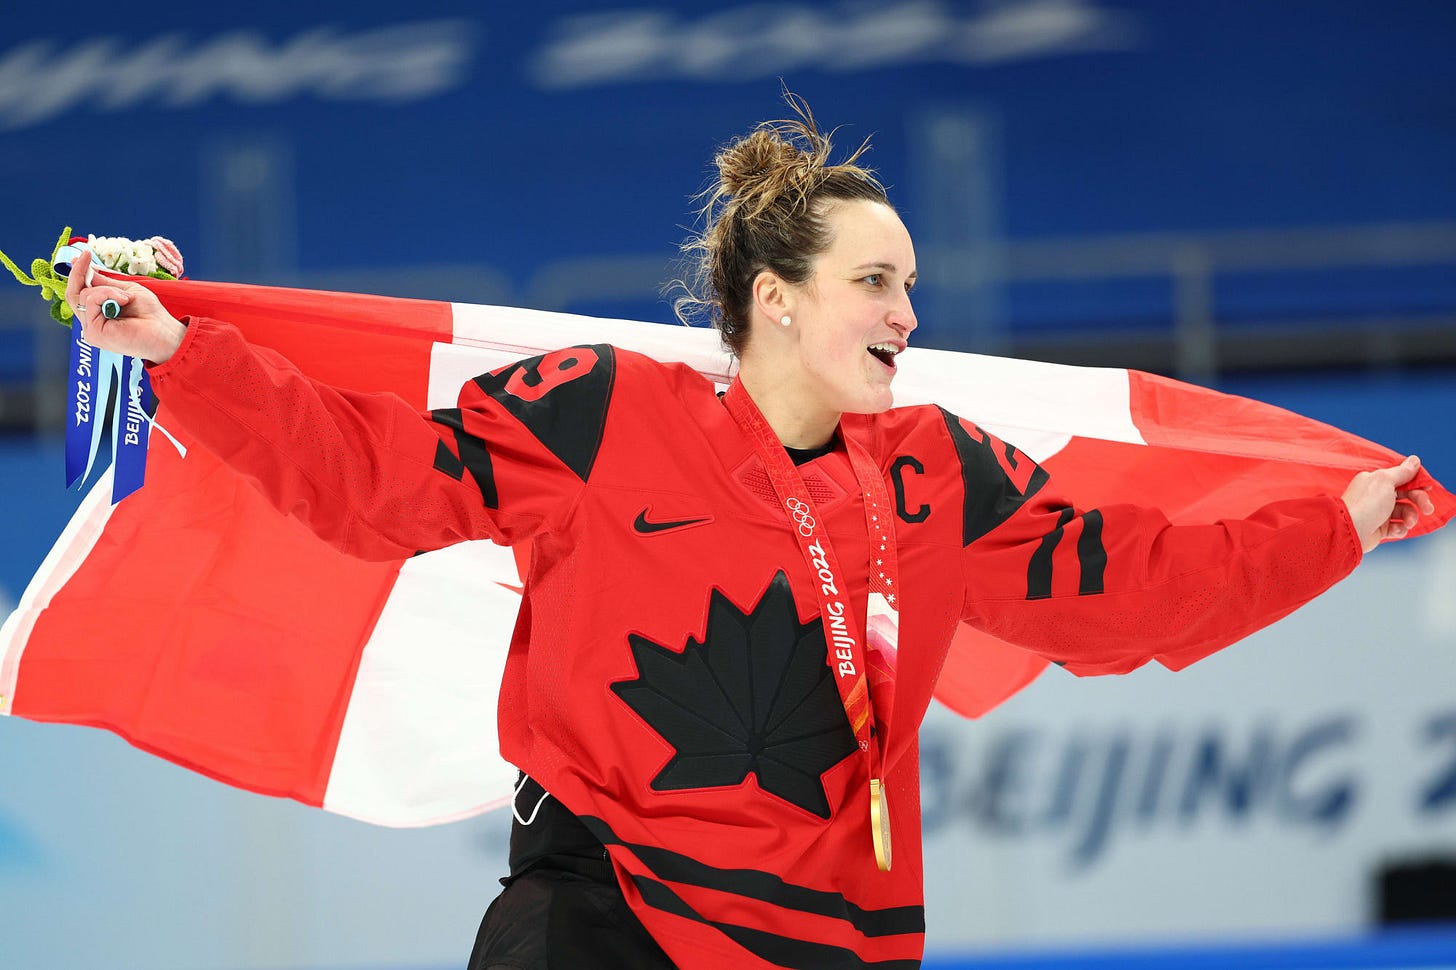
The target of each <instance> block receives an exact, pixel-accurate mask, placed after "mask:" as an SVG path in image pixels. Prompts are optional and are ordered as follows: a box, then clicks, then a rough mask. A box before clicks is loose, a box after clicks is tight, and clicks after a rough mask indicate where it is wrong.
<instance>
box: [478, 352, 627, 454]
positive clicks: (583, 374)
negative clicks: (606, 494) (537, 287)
mask: <svg viewBox="0 0 1456 970" xmlns="http://www.w3.org/2000/svg"><path fill="white" fill-rule="evenodd" d="M616 376H617V358H616V354H615V353H614V351H613V350H612V348H611V347H610V346H608V345H607V344H595V345H593V346H590V347H588V346H581V347H568V348H566V349H565V350H554V351H552V352H551V353H549V354H543V355H541V356H540V357H532V358H530V359H529V360H523V361H521V362H520V363H517V364H512V365H511V366H509V367H505V368H502V369H501V370H498V371H496V372H495V373H494V374H483V375H481V376H480V377H477V378H475V383H476V384H477V385H479V387H480V389H481V390H482V391H484V392H485V393H486V394H489V395H490V396H491V397H493V398H495V399H496V400H497V401H499V402H500V403H501V404H502V405H503V406H504V407H505V409H506V410H507V411H510V412H511V414H513V415H515V416H516V419H517V420H519V421H520V422H521V423H522V424H523V425H525V426H526V428H527V429H528V430H529V431H530V432H531V434H533V435H535V436H536V438H537V439H538V440H539V441H540V442H541V443H542V444H543V445H545V446H546V447H547V448H549V449H550V450H551V453H552V454H554V455H555V456H556V457H557V458H559V459H561V461H562V463H563V464H564V465H566V467H567V468H570V469H571V470H572V471H573V472H575V473H576V474H577V476H578V477H579V478H580V479H581V480H582V481H586V480H587V477H588V476H589V475H591V470H592V465H594V464H595V463H596V460H597V452H598V451H599V450H600V449H601V446H602V435H603V433H604V432H605V430H606V426H607V407H608V405H609V404H610V402H611V398H612V386H613V384H614V383H615V381H616Z"/></svg>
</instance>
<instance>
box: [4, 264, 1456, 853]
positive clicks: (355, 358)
mask: <svg viewBox="0 0 1456 970" xmlns="http://www.w3.org/2000/svg"><path fill="white" fill-rule="evenodd" d="M139 282H143V283H145V284H146V285H148V286H150V287H151V288H152V289H153V290H154V291H155V292H156V293H157V294H158V295H159V296H160V297H161V298H162V300H163V302H164V303H165V304H166V305H167V307H168V308H169V309H170V310H171V312H172V313H174V314H176V315H178V316H183V315H187V314H199V315H207V316H215V317H220V318H222V319H225V320H228V321H230V322H233V323H235V324H237V325H238V326H239V327H241V328H242V329H243V331H244V332H245V333H246V334H247V335H248V337H249V338H250V339H251V340H252V341H253V342H254V343H257V344H261V345H264V346H269V347H272V348H274V349H276V350H278V351H280V352H281V353H283V354H285V355H286V356H288V357H289V358H290V359H292V360H293V361H294V362H295V363H296V364H297V365H298V366H299V367H301V368H302V369H303V370H304V371H305V372H307V373H309V374H311V375H312V376H314V377H316V378H318V379H320V380H323V381H326V382H329V383H333V384H337V385H341V386H347V387H353V388H358V389H365V390H379V389H388V390H393V391H395V392H396V393H398V394H400V395H401V396H402V397H404V398H405V399H406V400H408V401H410V402H411V403H413V404H415V405H417V406H418V407H420V408H421V409H426V408H436V407H453V406H454V404H455V400H456V393H457V391H458V389H459V387H460V385H461V384H463V383H464V382H465V380H467V379H468V378H470V377H472V376H474V375H476V374H479V373H483V372H485V371H488V370H493V369H495V368H497V367H500V366H502V365H505V364H507V363H510V362H512V361H514V360H518V359H520V358H522V357H528V356H532V355H535V354H538V353H542V352H545V351H549V350H553V349H556V348H559V347H563V346H570V345H573V344H579V343H587V342H590V343H599V342H607V343H613V344H616V345H618V346H621V347H625V348H629V349H632V350H636V351H640V352H642V353H646V354H649V355H651V356H653V357H656V358H657V359H659V360H664V361H682V362H686V363H688V364H690V365H691V366H693V367H694V368H696V369H697V370H698V371H699V372H700V373H702V374H703V375H704V376H705V377H707V378H709V379H711V380H713V381H716V382H718V383H719V384H726V383H727V381H728V380H729V379H730V377H731V374H732V362H731V360H730V358H729V357H728V355H727V354H725V353H724V352H723V351H722V349H721V348H720V346H719V342H718V337H717V334H716V333H713V332H711V331H705V330H695V329H688V328H682V327H668V326H661V325H655V324H644V323H633V322H628V321H621V320H602V319H594V318H588V317H581V316H572V315H568V314H560V313H543V312H538V311H530V310H519V309H510V308H505V307H490V306H476V305H470V304H458V303H456V304H452V303H443V302H430V301H420V300H405V299H395V298H387V297H377V296H361V295H353V294H343V293H323V292H315V291H304V290H289V289H281V288H270V287H257V286H243V285H237V284H224V283H206V282H197V281H154V280H140V281H139ZM896 398H897V401H898V402H899V403H901V404H911V403H922V402H930V401H934V402H935V403H937V404H940V405H942V406H944V407H946V408H948V409H949V410H951V411H953V412H955V413H957V414H960V415H962V416H965V417H967V418H970V419H972V420H974V421H976V422H977V423H978V424H979V425H981V426H982V427H984V428H986V429H987V430H989V431H991V432H992V433H994V434H995V435H997V436H998V437H1001V438H1003V439H1005V440H1009V441H1012V442H1015V443H1016V445H1017V446H1018V447H1020V448H1021V449H1022V450H1023V451H1025V452H1026V453H1028V454H1029V455H1031V456H1032V457H1033V458H1034V459H1036V460H1037V461H1039V462H1041V463H1042V464H1043V465H1044V466H1045V467H1046V468H1047V470H1048V471H1049V472H1050V473H1051V475H1052V477H1053V480H1054V481H1056V482H1057V483H1058V490H1059V491H1060V492H1061V493H1063V494H1066V495H1069V496H1071V497H1072V498H1073V499H1074V500H1076V502H1077V503H1078V505H1079V506H1082V507H1093V506H1097V505H1102V504H1107V503H1112V502H1134V503H1139V504H1145V505H1155V506H1157V507H1159V508H1161V509H1163V510H1164V512H1165V513H1166V514H1168V516H1169V517H1170V518H1171V519H1172V520H1173V521H1174V522H1179V521H1184V522H1193V521H1212V520H1215V519H1218V518H1224V517H1230V516H1240V515H1244V514H1246V513H1248V512H1251V511H1252V510H1253V509H1255V508H1257V507H1258V506H1260V505H1262V504H1264V503H1265V502H1268V501H1271V500H1273V499H1276V498H1283V497H1288V496H1291V495H1299V494H1310V493H1331V494H1339V493H1340V492H1342V491H1343V489H1344V487H1345V485H1346V483H1347V482H1348V480H1349V478H1350V476H1351V475H1352V474H1353V473H1354V472H1356V471H1361V470H1368V469H1373V468H1378V467H1382V466H1386V465H1391V464H1394V463H1395V462H1396V461H1398V460H1399V459H1400V457H1401V456H1399V455H1397V454H1396V453H1394V452H1392V451H1390V450H1388V449H1386V448H1383V447H1380V446H1379V445H1375V444H1372V443H1370V442H1368V441H1365V440H1363V439H1360V438H1358V437H1355V436H1353V435H1350V434H1346V433H1344V432H1342V431H1339V430H1338V429H1336V428H1332V427H1330V426H1328V425H1324V424H1320V423H1318V422H1315V421H1311V420H1308V419H1306V418H1302V417H1299V416H1298V415H1295V414H1291V413H1289V412H1287V411H1284V410H1281V409H1278V408H1274V407H1270V406H1268V405H1264V404H1259V403H1257V402H1254V401H1250V400H1247V399H1243V398H1237V397H1231V396H1228V395H1224V394H1219V393H1216V392H1213V391H1209V390H1205V389H1202V388H1199V387H1194V386H1191V385H1187V384H1181V383H1178V382H1176V381H1171V380H1167V379H1164V378H1160V377H1155V376H1152V375H1148V374H1144V373H1139V372H1135V371H1125V370H1115V369H1106V368H1079V367H1066V366H1059V365H1052V364H1041V363H1033V362H1028V361H1018V360H1008V359H1002V358H994V357H984V356H979V355H975V354H961V353H948V352H942V351H933V350H912V351H908V352H906V353H905V354H904V355H903V356H902V357H901V359H900V375H899V377H898V379H897V381H896ZM157 420H158V422H159V423H160V424H161V425H162V426H164V427H166V428H168V429H169V430H170V431H172V432H173V433H174V434H175V435H177V437H178V438H180V439H181V440H182V442H183V443H184V444H186V445H188V446H189V448H188V452H187V457H186V458H181V457H179V455H178V453H177V452H176V451H175V450H174V449H173V448H172V447H171V446H170V445H169V444H167V443H166V442H165V441H164V440H163V439H162V438H161V437H160V436H154V437H153V439H152V448H151V454H150V457H149V459H148V463H147V470H146V475H147V479H146V486H145V487H144V488H143V489H142V490H141V491H139V492H137V493H136V494H134V495H132V496H131V497H129V498H127V499H126V500H124V501H123V502H121V503H120V504H119V505H117V506H115V507H113V506H111V504H110V502H109V496H110V483H109V481H107V480H105V479H103V480H102V481H101V482H99V483H98V484H97V485H96V486H95V487H94V488H93V489H92V491H91V493H90V494H89V495H88V497H87V498H86V499H85V500H84V502H83V503H82V504H81V506H80V508H79V509H78V510H77V512H76V514H75V516H74V517H73V518H72V520H71V522H70V524H69V525H68V526H67V528H66V530H65V532H64V533H63V534H62V535H61V537H60V539H59V540H58V541H57V542H56V545H55V547H54V548H53V549H52V550H51V552H50V555H49V556H48V557H47V558H46V560H45V562H44V563H43V564H42V565H41V567H40V570H39V571H38V572H37V573H36V575H35V577H34V579H33V580H32V581H31V583H30V585H29V587H28V588H27V589H26V591H25V593H24V595H23V596H22V598H21V601H20V604H19V606H18V607H17V608H16V610H15V611H14V612H13V613H12V614H11V615H10V617H9V618H8V619H7V620H6V622H5V624H4V626H3V628H0V695H3V696H0V712H3V713H5V714H14V715H18V716H20V717H25V718H30V719H33V720H39V721H63V722H69V723H75V724H88V725H92V726H95V727H104V728H107V729H109V730H112V731H115V732H116V733H117V734H120V735H121V736H122V737H124V738H126V739H127V740H128V741H130V742H131V743H132V744H134V745H136V746H137V747H139V748H141V749H143V750H146V751H150V752H152V753H154V754H157V755H160V756H162V757H165V758H168V759H170V760H172V761H174V762H176V763H178V764H181V765H184V766H186V767H188V768H191V769H194V770H196V771H199V772H202V773H204V774H207V775H210V776H212V777H214V778H217V779H219V780H221V781H225V782H227V783H229V784H232V785H237V786H239V787H242V788H247V789H250V790H252V791H257V792H262V793H265V794H269V795H277V796H285V797H289V798H294V799H297V800H299V801H301V802H304V803H306V804H309V805H316V806H321V807H323V808H325V809H328V810H330V811H334V812H339V813H341V814H345V815H349V816H353V817H355V818H359V819H363V820H366V821H370V822H375V823H379V824H385V825H427V824H432V823H437V822H444V821H449V820H453V819H457V818H462V817H465V816H469V815H472V814H475V813H478V812H482V811H485V810H487V809H490V808H493V807H496V806H499V805H502V804H505V803H506V802H507V801H509V799H510V794H511V784H512V781H513V780H514V777H515V769H513V768H511V767H510V766H508V765H506V764H505V763H504V762H503V761H501V759H500V757H499V755H498V753H497V745H496V742H495V716H496V710H495V704H496V696H497V693H498V691H499V687H500V677H501V670H502V667H503V664H504V661H505V656H506V649H507V645H508V643H509V639H510V634H511V630H512V627H513V624H514V622H515V617H516V612H517V608H518V606H519V603H520V593H519V583H520V580H519V578H518V577H519V575H520V573H519V571H518V565H517V562H516V556H515V554H513V551H512V550H511V549H509V548H501V547H497V546H494V545H491V544H490V543H487V542H471V543H464V544H462V545H459V546H455V547H453V548H449V549H444V550H441V551H439V552H433V553H429V554H426V555H421V556H416V557H414V558H412V559H408V560H403V561H399V562H391V563H371V562H362V561H359V560H355V559H350V558H348V557H347V556H344V555H343V554H341V553H338V552H336V551H335V550H333V549H332V548H331V547H329V546H327V545H326V544H324V543H323V542H321V541H319V540H317V539H315V538H314V537H313V536H312V535H311V534H309V533H308V532H307V531H306V530H305V529H304V527H303V526H302V525H301V524H300V523H298V522H297V521H296V520H293V519H290V518H287V517H284V516H281V515H279V514H278V513H277V512H275V511H274V510H273V509H272V508H271V507H268V506H266V505H265V504H264V502H263V500H262V498H261V496H260V495H258V494H257V493H256V492H255V491H254V490H253V488H252V487H251V486H250V485H249V484H248V483H247V482H246V481H244V480H243V479H242V478H240V477H239V476H238V475H236V474H235V473H233V472H232V471H231V470H230V469H228V468H227V467H226V466H224V465H223V464H221V463H220V462H219V461H218V460H217V459H216V458H214V457H213V456H211V455H210V454H209V453H207V452H206V451H205V450H204V449H202V448H201V447H190V446H191V445H192V442H191V441H190V439H189V438H188V436H187V434H186V430H185V429H183V428H173V427H172V426H171V425H170V423H169V422H168V412H167V407H166V402H165V401H164V402H163V403H162V406H161V409H160V411H159V412H158V415H157ZM1418 484H1424V485H1425V487H1427V488H1430V489H1431V490H1432V495H1433V498H1434V500H1435V502H1436V506H1437V511H1436V514H1435V515H1434V516H1426V517H1424V518H1423V519H1422V521H1421V524H1420V526H1419V528H1418V529H1417V530H1416V534H1421V533H1425V532H1429V531H1432V530H1434V529H1436V528H1439V527H1440V526H1441V525H1443V524H1444V523H1445V522H1446V521H1447V520H1449V519H1450V518H1451V517H1452V516H1453V514H1456V498H1453V496H1452V495H1451V494H1450V493H1448V492H1446V491H1445V490H1444V489H1442V488H1440V486H1439V485H1436V484H1435V483H1434V482H1433V481H1432V480H1431V479H1430V478H1429V477H1428V476H1426V475H1425V474H1424V472H1423V473H1422V477H1421V479H1420V480H1419V481H1418ZM523 554H524V553H523ZM1044 666H1045V661H1043V660H1041V659H1039V658H1037V657H1035V656H1033V655H1031V654H1029V653H1027V652H1025V651H1023V650H1020V649H1018V648H1016V647H1014V646H1012V645H1009V644H1005V643H1002V642H1000V641H997V640H994V639H992V638H990V637H987V636H985V635H983V634H980V633H978V632H977V631H974V630H971V629H969V628H965V627H962V629H961V630H960V632H959V634H958V635H957V637H956V640H955V643H954V646H953V648H952V651H951V655H950V658H949V661H948V662H947V664H946V667H945V670H944V673H943V674H942V676H941V680H940V683H939V687H938V689H937V693H936V696H937V697H938V698H939V699H940V700H941V701H943V702H944V703H945V704H947V705H948V706H950V707H951V708H952V709H954V710H956V711H958V712H959V713H961V714H964V715H966V716H970V717H975V716H978V715H980V714H983V713H985V712H986V711H988V710H990V709H991V708H993V707H995V706H996V705H997V704H999V703H1001V702H1002V701H1003V700H1005V699H1006V698H1007V697H1009V696H1011V695H1012V694H1014V693H1015V692H1016V691H1017V690H1019V689H1020V688H1021V687H1023V686H1025V685H1026V684H1027V683H1029V682H1030V681H1031V680H1032V679H1034V678H1035V677H1036V676H1037V674H1039V673H1040V672H1041V670H1042V669H1043V667H1044Z"/></svg>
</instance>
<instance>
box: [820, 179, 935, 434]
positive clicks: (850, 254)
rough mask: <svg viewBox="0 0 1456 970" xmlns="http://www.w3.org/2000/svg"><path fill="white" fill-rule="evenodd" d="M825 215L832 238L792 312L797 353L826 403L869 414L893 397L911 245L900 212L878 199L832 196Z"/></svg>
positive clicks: (906, 313) (909, 325) (906, 329)
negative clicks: (837, 199) (834, 200)
mask: <svg viewBox="0 0 1456 970" xmlns="http://www.w3.org/2000/svg"><path fill="white" fill-rule="evenodd" d="M825 221H826V222H827V223H828V226H829V229H830V232H831V238H832V239H833V243H832V244H831V245H830V247H829V249H828V250H827V251H825V252H824V253H822V254H820V255H819V257H818V259H817V260H816V262H815V269H814V275H813V277H811V278H810V279H809V280H808V282H807V283H806V284H805V285H804V286H803V288H802V289H801V290H800V291H799V293H798V297H799V299H798V300H796V301H795V302H796V303H797V306H796V307H795V312H794V314H793V317H792V319H793V321H794V326H795V327H797V328H799V331H800V332H799V355H800V360H801V363H802V366H803V368H804V370H805V371H806V372H807V373H806V375H805V376H806V377H807V378H808V380H809V381H810V383H811V385H812V386H813V388H814V389H815V390H816V391H817V392H818V393H819V395H821V398H822V400H823V403H824V404H826V405H828V406H829V407H831V408H832V409H833V410H835V411H838V412H850V413H855V414H875V413H878V412H880V411H884V410H885V409H887V408H889V407H890V406H891V405H892V404H894V396H893V395H892V393H891V391H890V382H891V381H892V380H893V379H894V377H895V370H896V367H895V357H896V355H897V354H899V352H900V351H902V350H904V349H905V345H906V342H907V340H908V338H909V336H910V332H911V331H912V330H914V329H915V325H916V321H915V311H914V310H913V309H911V307H910V290H911V289H912V288H913V287H914V285H915V279H916V270H915V247H914V245H913V244H912V243H911V242H910V233H909V232H908V231H906V229H905V224H904V223H903V222H901V221H900V217H899V216H897V215H896V214H895V212H894V210H893V209H891V208H890V207H889V206H886V205H881V204H880V203H878V202H869V201H863V200H854V201H849V202H840V203H837V204H836V205H835V206H834V207H833V208H832V209H830V210H829V212H828V213H827V214H826V218H825Z"/></svg>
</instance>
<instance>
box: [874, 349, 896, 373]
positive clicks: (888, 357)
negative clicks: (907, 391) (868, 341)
mask: <svg viewBox="0 0 1456 970" xmlns="http://www.w3.org/2000/svg"><path fill="white" fill-rule="evenodd" d="M869 352H870V356H871V357H873V358H875V359H876V360H878V361H879V362H880V363H882V364H884V365H885V366H886V367H888V368H890V369H891V370H894V369H895V355H896V354H898V353H899V352H900V348H898V347H896V346H894V345H893V344H874V345H873V346H871V347H870V348H869Z"/></svg>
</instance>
